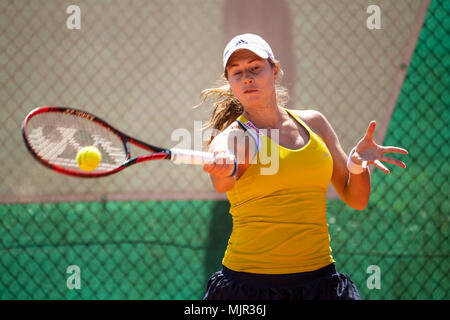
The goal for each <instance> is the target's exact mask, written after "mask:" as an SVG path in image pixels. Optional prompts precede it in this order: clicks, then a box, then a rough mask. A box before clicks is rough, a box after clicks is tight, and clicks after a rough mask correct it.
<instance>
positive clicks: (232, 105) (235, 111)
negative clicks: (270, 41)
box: [194, 59, 289, 144]
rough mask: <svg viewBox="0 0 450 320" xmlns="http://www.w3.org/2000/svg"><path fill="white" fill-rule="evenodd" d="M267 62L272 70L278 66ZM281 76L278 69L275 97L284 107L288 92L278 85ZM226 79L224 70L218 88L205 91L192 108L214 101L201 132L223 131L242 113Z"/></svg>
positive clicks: (239, 103) (241, 108)
mask: <svg viewBox="0 0 450 320" xmlns="http://www.w3.org/2000/svg"><path fill="white" fill-rule="evenodd" d="M268 61H269V63H270V65H271V67H272V68H274V67H275V66H276V65H277V64H278V61H272V60H271V59H268ZM282 76H283V70H281V68H279V70H278V79H277V81H276V83H275V95H276V100H277V104H278V105H285V104H286V103H287V102H288V100H289V94H288V90H287V89H286V88H285V87H283V86H281V85H280V84H279V82H280V80H281V78H282ZM227 79H228V75H227V71H226V70H225V72H224V73H223V74H222V77H221V79H220V82H219V86H218V87H216V88H209V89H205V90H203V91H202V92H201V94H200V98H201V99H202V101H201V102H200V104H198V105H196V106H195V107H194V108H197V107H199V106H201V105H202V104H204V103H205V102H206V100H208V99H209V98H213V99H214V100H215V102H214V103H213V111H212V115H211V118H210V119H209V121H208V122H207V123H206V125H205V126H204V127H203V130H205V129H216V130H219V131H223V130H224V129H225V128H227V127H228V126H229V125H230V124H232V123H233V122H234V121H235V120H236V119H237V118H238V117H239V116H240V115H241V114H242V113H243V112H244V106H243V105H242V104H241V102H240V101H239V100H238V99H237V98H236V97H235V96H234V94H233V92H232V91H231V87H230V85H229V83H228V80H227ZM213 138H214V136H212V137H211V140H210V141H209V142H208V144H209V143H211V141H212V140H213Z"/></svg>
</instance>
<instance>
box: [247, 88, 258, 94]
mask: <svg viewBox="0 0 450 320" xmlns="http://www.w3.org/2000/svg"><path fill="white" fill-rule="evenodd" d="M254 92H258V90H257V89H247V90H244V94H247V93H254Z"/></svg>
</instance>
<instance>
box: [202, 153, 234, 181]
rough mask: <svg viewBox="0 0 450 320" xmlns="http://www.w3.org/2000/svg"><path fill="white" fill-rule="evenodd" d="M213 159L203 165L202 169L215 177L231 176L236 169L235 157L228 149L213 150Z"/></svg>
mask: <svg viewBox="0 0 450 320" xmlns="http://www.w3.org/2000/svg"><path fill="white" fill-rule="evenodd" d="M213 154H214V160H213V162H211V163H207V164H204V165H203V171H205V172H207V173H209V174H211V175H214V176H217V177H231V176H234V174H233V173H235V171H236V168H235V166H236V158H235V156H234V155H233V154H232V153H229V152H228V151H214V152H213Z"/></svg>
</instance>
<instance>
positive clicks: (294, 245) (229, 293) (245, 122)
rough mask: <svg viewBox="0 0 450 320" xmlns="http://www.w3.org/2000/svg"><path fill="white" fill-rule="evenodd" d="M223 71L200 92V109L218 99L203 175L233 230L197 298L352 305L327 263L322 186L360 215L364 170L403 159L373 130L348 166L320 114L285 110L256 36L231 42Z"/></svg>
mask: <svg viewBox="0 0 450 320" xmlns="http://www.w3.org/2000/svg"><path fill="white" fill-rule="evenodd" d="M223 66H224V81H225V83H224V86H222V87H219V88H212V89H207V90H205V91H203V92H202V95H203V98H204V100H206V99H208V98H211V97H212V98H215V99H216V102H215V103H214V110H213V114H212V117H211V120H210V122H209V124H208V127H210V128H214V129H218V131H220V133H219V134H217V135H216V136H215V137H214V138H213V139H212V141H211V143H210V144H209V149H210V151H211V152H213V153H214V154H215V160H214V162H213V163H209V164H205V165H204V166H203V170H204V171H205V172H207V173H209V175H210V178H211V180H212V183H213V185H214V188H215V190H216V191H217V192H220V193H223V192H227V196H228V199H229V201H230V205H231V207H230V213H231V215H232V217H233V230H232V233H231V236H230V239H229V242H228V246H227V249H226V252H225V255H224V258H223V261H222V264H223V267H222V270H220V271H218V272H216V273H215V274H213V275H212V277H211V278H210V279H209V281H208V284H207V290H206V294H205V297H204V298H205V299H207V300H216V299H233V300H238V299H247V300H258V299H264V300H271V299H327V300H328V299H360V295H359V292H358V290H357V288H356V287H355V285H354V283H353V282H352V280H351V279H350V277H349V276H348V275H345V274H342V273H339V272H338V271H336V268H335V265H334V262H335V261H334V259H333V257H332V255H331V248H330V237H329V232H328V226H327V221H326V192H327V187H328V185H329V183H330V181H331V183H332V184H333V186H334V188H335V189H336V191H337V192H338V193H339V195H340V197H341V198H342V200H343V201H345V203H347V204H348V205H349V206H350V207H352V208H354V209H357V210H363V209H364V208H365V207H366V206H367V203H368V201H369V195H370V190H371V186H370V173H369V170H368V165H369V164H372V165H374V166H376V167H377V168H379V169H381V170H382V171H383V172H385V173H386V174H389V170H388V169H387V168H386V167H385V166H384V165H383V164H382V163H381V161H385V162H388V163H391V164H394V165H397V166H400V167H402V168H405V167H406V165H405V164H404V163H403V162H401V161H399V160H397V159H393V158H390V157H387V156H385V155H384V154H385V153H401V154H407V153H408V152H407V151H406V150H405V149H402V148H397V147H383V146H380V145H377V144H376V143H375V141H374V140H373V134H374V131H375V125H376V123H375V121H372V122H370V124H369V126H368V128H367V132H366V133H365V135H364V137H363V138H362V139H361V140H360V141H359V142H358V143H357V144H356V146H355V148H354V149H353V150H352V151H351V153H350V155H349V156H348V157H347V155H346V154H345V153H344V151H343V149H342V147H341V145H340V143H339V140H338V137H337V136H336V134H335V131H334V130H333V128H332V127H331V125H330V123H329V122H328V120H327V119H326V118H325V117H324V116H323V115H322V114H321V113H320V112H318V111H314V110H291V109H287V108H286V101H287V100H286V98H287V94H286V90H285V89H284V88H282V87H281V86H279V85H278V81H277V80H279V78H280V76H281V75H282V71H281V69H280V66H279V62H278V61H277V60H276V59H275V57H274V54H273V52H272V49H271V48H270V46H269V44H268V43H267V42H266V41H265V40H264V39H262V38H261V37H260V36H258V35H254V34H243V35H239V36H236V37H235V38H233V39H232V40H231V41H230V42H229V43H228V45H227V46H226V47H225V50H224V55H223ZM248 136H250V137H252V139H250V140H249V139H246V137H248ZM267 153H271V154H270V156H268V155H267ZM264 154H266V155H265V156H264ZM274 155H275V156H276V157H274ZM263 158H265V159H271V161H270V162H272V163H268V162H267V161H265V162H264V161H262V159H263ZM273 163H276V166H274V168H275V169H274V170H271V171H270V170H269V172H268V173H267V172H265V173H264V171H263V169H264V168H267V167H268V166H270V165H272V164H273Z"/></svg>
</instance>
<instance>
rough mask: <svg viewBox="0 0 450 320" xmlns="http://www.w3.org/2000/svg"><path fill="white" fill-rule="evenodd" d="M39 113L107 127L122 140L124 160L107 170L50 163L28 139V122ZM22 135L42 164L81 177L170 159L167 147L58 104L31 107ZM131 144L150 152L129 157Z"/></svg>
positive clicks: (23, 123)
mask: <svg viewBox="0 0 450 320" xmlns="http://www.w3.org/2000/svg"><path fill="white" fill-rule="evenodd" d="M41 113H62V114H71V115H74V116H77V117H81V118H85V119H87V120H89V121H92V122H95V123H96V124H98V125H100V126H102V127H103V128H105V129H107V130H108V131H110V132H111V133H113V134H115V135H117V136H118V137H119V138H120V140H122V143H123V146H124V149H125V153H126V161H125V162H124V163H122V164H121V165H119V166H118V167H116V168H114V169H112V170H108V171H98V172H83V171H77V170H71V169H67V168H63V167H62V166H58V165H56V164H52V163H50V162H49V161H47V160H45V159H42V158H41V157H40V156H39V155H38V153H37V152H36V151H35V150H34V149H33V147H32V146H31V144H30V143H29V141H28V126H27V125H28V122H29V121H30V119H31V118H33V117H34V116H36V115H38V114H41ZM22 137H23V140H24V142H25V146H26V147H27V149H28V151H29V152H30V153H31V154H32V155H33V157H34V158H35V159H36V160H37V161H39V162H40V163H41V164H43V165H44V166H46V167H48V168H50V169H51V170H53V171H56V172H59V173H63V174H67V175H70V176H76V177H82V178H99V177H105V176H109V175H111V174H114V173H117V172H119V171H122V170H123V169H125V168H126V167H129V166H131V165H133V164H135V163H140V162H144V161H149V160H165V159H167V160H170V159H171V151H170V150H169V149H164V148H161V147H157V146H154V145H151V144H148V143H146V142H144V141H141V140H139V139H136V138H133V137H130V136H129V135H127V134H125V133H123V132H122V131H120V130H118V129H117V128H115V127H113V126H112V125H110V124H109V123H107V122H106V121H104V120H103V119H101V118H99V117H97V116H95V115H93V114H91V113H89V112H86V111H83V110H79V109H76V108H70V107H62V106H61V107H60V106H45V107H38V108H35V109H33V110H32V111H31V112H30V113H29V114H28V115H27V116H26V117H25V119H24V120H23V122H22ZM130 143H131V144H133V145H135V146H138V147H140V148H142V149H145V150H147V151H150V152H152V153H151V154H147V155H143V156H139V157H135V158H131V153H130V146H129V144H130Z"/></svg>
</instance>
